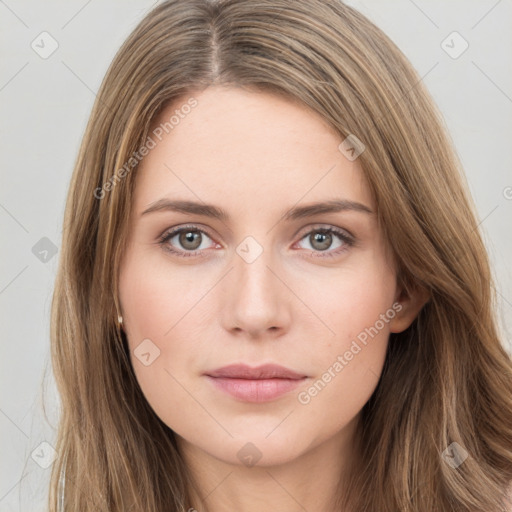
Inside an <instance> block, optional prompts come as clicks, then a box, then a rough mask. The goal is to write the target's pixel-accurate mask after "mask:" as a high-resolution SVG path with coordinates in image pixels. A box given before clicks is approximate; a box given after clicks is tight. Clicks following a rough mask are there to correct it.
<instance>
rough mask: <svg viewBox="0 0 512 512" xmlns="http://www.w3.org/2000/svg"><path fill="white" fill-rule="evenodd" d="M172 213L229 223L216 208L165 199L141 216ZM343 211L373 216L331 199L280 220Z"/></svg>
mask: <svg viewBox="0 0 512 512" xmlns="http://www.w3.org/2000/svg"><path fill="white" fill-rule="evenodd" d="M161 211H173V212H179V213H187V214H192V215H202V216H204V217H212V218H214V219H219V220H220V221H222V222H228V221H229V214H228V213H227V212H226V211H225V210H223V209H222V208H220V207H218V206H214V205H211V204H206V203H197V202H194V201H183V200H171V199H167V198H163V199H159V200H158V201H155V202H154V203H151V204H150V205H149V207H148V208H146V209H145V210H144V211H143V212H142V213H141V216H142V215H146V214H148V213H152V212H161ZM343 211H355V212H361V213H367V214H373V211H372V210H371V209H370V208H369V207H368V206H366V205H364V204H362V203H358V202H356V201H349V200H347V199H333V200H329V201H323V202H319V203H311V204H307V205H305V206H295V207H293V208H291V209H289V210H287V211H286V212H284V213H283V215H282V218H283V220H285V221H293V220H299V219H303V218H305V217H313V216H314V215H319V214H324V213H337V212H343Z"/></svg>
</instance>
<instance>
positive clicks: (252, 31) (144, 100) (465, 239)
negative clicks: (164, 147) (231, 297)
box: [49, 0, 512, 512]
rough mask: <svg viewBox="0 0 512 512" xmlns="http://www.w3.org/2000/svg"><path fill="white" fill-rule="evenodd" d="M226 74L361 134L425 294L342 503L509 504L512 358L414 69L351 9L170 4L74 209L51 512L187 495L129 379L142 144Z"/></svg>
mask: <svg viewBox="0 0 512 512" xmlns="http://www.w3.org/2000/svg"><path fill="white" fill-rule="evenodd" d="M212 84H222V85H234V86H242V87H247V88H251V90H254V91H258V90H265V91H270V92H273V93H275V94H281V95H283V96H285V97H287V98H290V99H293V100H296V101H299V102H301V103H302V104H305V105H307V106H309V107H310V108H311V109H312V111H314V112H316V113H318V114H320V115H321V116H322V117H323V118H324V119H325V120H326V122H327V123H328V124H329V125H330V126H332V127H333V128H334V129H335V130H336V131H337V132H338V133H339V134H340V137H342V138H345V137H347V136H348V135H349V134H355V135H356V136H357V137H358V138H359V139H360V140H361V141H362V142H363V143H364V145H365V148H366V149H365V151H364V152H363V153H362V154H361V155H360V156H359V159H360V163H361V166H362V168H363V170H364V173H365V175H366V178H367V180H368V183H369V186H370V187H371V191H372V194H373V196H374V198H375V203H376V205H377V211H378V217H379V221H380V223H381V226H382V229H383V230H384V233H385V235H386V237H387V239H388V240H389V243H390V245H391V247H392V249H393V252H394V255H395V258H396V261H397V262H398V270H399V272H398V279H399V281H400V283H401V284H402V285H403V286H404V287H405V289H406V290H412V289H414V288H421V289H423V290H426V291H427V292H428V295H429V301H428V303H427V304H426V305H425V306H424V307H423V309H422V310H421V312H420V314H419V316H418V317H417V319H416V320H415V321H414V323H413V324H412V325H411V326H410V327H409V328H408V329H407V330H406V331H404V332H403V333H400V334H392V335H391V336H390V339H389V346H388V353H387V356H386V361H385V365H384V369H383V373H382V375H381V378H380V381H379V384H378V386H377V388H376V390H375V392H374V394H373V395H372V397H371V398H370V400H369V401H368V402H367V404H366V405H365V406H364V408H363V414H362V422H361V429H360V439H359V441H360V444H359V446H360V451H361V453H360V457H359V466H358V468H357V471H354V472H353V477H352V481H351V482H350V485H349V487H348V489H346V490H345V492H344V493H343V495H342V498H340V510H343V508H342V507H344V506H345V505H348V504H350V506H351V507H353V510H357V511H358V512H362V511H367V512H397V511H415V512H432V511H436V512H437V511H443V512H444V511H485V512H498V511H502V510H503V509H504V506H505V503H506V501H505V500H506V490H507V487H508V485H509V484H510V482H511V481H512V361H511V358H510V356H509V354H507V352H506V351H505V350H504V347H503V345H502V344H501V342H500V339H499V336H498V333H497V328H496V325H497V320H496V318H495V316H494V315H495V314H494V311H495V296H494V288H493V284H492V276H491V272H490V268H489V263H488V258H487V254H486V251H485V247H484V245H483V243H482V239H481V236H480V234H479V231H478V223H477V220H476V215H475V208H474V206H473V204H472V202H471V200H470V198H469V194H468V192H467V189H466V184H465V182H464V179H463V174H462V172H461V165H460V162H459V160H458V158H457V156H456V153H455V151H454V149H453V147H452V145H451V142H450V140H449V138H448V137H447V135H446V133H445V129H444V125H443V122H442V118H441V117H440V115H439V113H438V111H437V109H436V107H435V106H434V104H433V102H432V100H431V98H430V96H429V94H428V93H427V91H426V89H425V87H424V86H423V84H422V83H421V80H420V78H419V76H418V75H417V73H416V72H415V71H414V69H413V68H412V66H411V65H410V63H409V62H408V61H407V59H406V58H405V57H404V56H403V54H402V53H401V52H400V50H399V49H398V48H397V47H396V46H395V45H394V44H393V43H392V42H391V41H390V40H389V39H388V37H387V36H386V35H385V34H383V33H382V31H381V30H379V29H378V28H377V27H376V26H375V25H373V24H372V23H371V22H370V21H368V20H367V19H366V18H365V17H364V16H362V15H361V14H360V13H358V12H357V11H356V10H354V9H353V8H350V7H348V6H346V5H344V4H343V3H341V2H340V1H338V0H293V1H289V0H220V1H213V0H210V1H208V0H168V1H166V2H164V3H162V4H161V5H159V6H158V7H156V8H155V9H154V10H153V11H152V12H150V13H149V14H148V15H147V16H146V17H145V18H144V19H143V20H142V22H141V23H140V24H139V25H138V27H137V28H136V29H135V30H134V31H133V33H132V34H131V35H130V36H129V38H128V39H127V41H126V42H125V43H124V44H123V46H122V47H121V49H120V50H119V52H118V53H117V55H116V57H115V58H114V61H113V62H112V64H111V66H110V68H109V70H108V72H107V75H106V77H105V79H104V81H103V83H102V86H101V89H100V91H99V93H98V95H97V99H96V102H95V105H94V108H93V111H92V114H91V117H90V120H89V123H88V126H87V129H86V132H85V135H84V138H83V142H82V145H81V149H80V152H79V155H78V158H77V162H76V166H75V169H74V173H73V177H72V181H71V185H70V190H69V195H68V201H67V206H66V213H65V219H64V230H63V241H62V254H61V259H60V262H59V264H60V266H59V271H58V276H57V281H56V287H55V293H54V300H53V304H52V327H51V350H52V363H53V370H54V374H55V377H56V381H57V385H58V390H59V392H60V396H61V400H62V414H61V418H60V423H59V430H58V437H57V445H56V449H57V452H58V458H57V459H56V461H55V463H54V465H53V469H52V479H51V488H50V491H51V492H50V499H49V504H50V510H51V511H52V512H54V511H56V510H57V509H58V508H57V507H58V501H59V500H60V504H61V507H62V508H61V510H65V511H66V512H72V511H76V512H78V511H80V512H84V511H88V510H91V511H92V510H94V511H95V512H99V511H105V512H106V511H127V510H137V511H139V510H140V511H145V512H149V511H154V512H157V511H159V512H163V511H185V510H187V509H188V508H189V507H190V506H191V504H190V503H189V502H188V492H189V491H188V489H189V487H188V486H189V485H190V483H191V481H190V479H189V476H188V473H187V468H186V467H185V464H184V462H183V459H182V458H181V456H180V453H179V452H178V450H177V445H176V443H175V439H174V434H173V432H172V431H171V429H169V428H168V427H167V426H166V425H165V424H164V423H163V422H162V421H161V420H160V419H159V418H158V417H157V416H156V414H155V413H154V412H153V410H152V409H151V407H150V406H149V405H148V403H147V402H146V400H145V398H144V396H143V394H142V392H141V390H140V388H139V386H138V384H137V381H136V378H135V376H134V372H133V369H132V366H131V362H130V357H129V353H128V349H127V342H126V339H125V335H124V333H122V332H121V331H120V329H119V327H118V324H117V312H118V310H119V309H118V298H117V287H118V269H119V261H120V257H121V254H122V251H123V247H124V244H125V241H126V234H127V224H128V222H127V219H128V218H129V216H130V208H131V204H132V197H133V189H134V178H135V175H136V172H137V165H136V164H137V161H136V160H137V158H135V157H134V155H135V154H137V155H138V154H139V153H138V149H139V148H141V147H142V146H143V145H144V144H145V143H146V142H147V140H148V139H147V137H148V135H149V134H150V127H151V123H152V121H153V120H154V119H155V116H157V115H158V113H159V112H161V110H162V108H164V107H165V106H166V105H168V104H169V103H170V102H175V101H177V100H178V99H180V98H185V100H183V101H184V102H185V101H186V99H187V98H190V97H192V96H193V92H194V91H200V90H202V89H204V88H205V87H208V86H209V85H212ZM133 158H135V160H131V159H133ZM127 162H131V163H130V164H129V165H127ZM123 169H124V171H122V170H123ZM452 443H457V444H458V446H459V447H461V448H462V449H463V450H465V453H467V454H468V455H469V456H468V457H467V458H466V459H465V460H464V462H463V463H462V464H460V465H458V467H456V468H454V467H453V465H450V464H448V463H447V461H446V458H445V457H444V454H445V453H446V450H448V453H449V454H452V456H453V450H454V449H455V448H457V445H454V444H452ZM454 447H455V448H454ZM459 456H460V454H459ZM59 482H60V484H61V485H60V486H59ZM351 510H352V508H351Z"/></svg>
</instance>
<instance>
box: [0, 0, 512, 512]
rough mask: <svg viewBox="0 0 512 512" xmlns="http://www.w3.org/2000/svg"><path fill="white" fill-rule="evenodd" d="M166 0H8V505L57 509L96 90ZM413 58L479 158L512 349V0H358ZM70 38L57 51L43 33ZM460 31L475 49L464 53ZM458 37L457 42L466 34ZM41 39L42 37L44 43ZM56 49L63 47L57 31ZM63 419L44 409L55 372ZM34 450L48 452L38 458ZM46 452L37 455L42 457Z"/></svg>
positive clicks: (4, 303)
mask: <svg viewBox="0 0 512 512" xmlns="http://www.w3.org/2000/svg"><path fill="white" fill-rule="evenodd" d="M156 3H157V2H154V0H129V1H126V0H125V1H121V0H108V1H105V0H103V1H100V0H89V1H86V0H72V1H67V2H63V1H61V2H57V1H46V2H36V1H35V0H30V1H24V2H22V1H18V2H17V1H15V0H5V1H2V0H0V38H1V47H2V59H1V61H0V101H1V108H2V110H1V116H0V129H1V132H0V134H1V135H0V144H1V146H0V149H1V155H2V165H1V172H2V187H1V189H0V226H1V228H0V229H1V231H0V233H1V240H2V266H1V271H0V304H1V306H0V307H1V315H2V317H1V323H0V326H1V335H2V345H1V347H2V352H1V357H0V365H1V368H0V375H1V377H0V379H1V383H2V386H1V394H0V432H1V434H2V435H1V437H0V443H1V450H2V451H1V455H0V457H1V460H2V465H1V469H0V512H3V511H20V510H22V511H31V510H45V501H44V500H45V495H46V486H47V484H48V477H49V473H50V468H47V469H44V468H43V467H41V466H40V464H43V465H44V463H45V462H46V463H49V462H51V448H50V447H49V446H48V445H42V446H41V445H40V443H42V442H47V443H49V444H50V445H51V444H52V443H53V442H54V439H55V432H54V430H53V428H52V426H54V425H56V418H57V412H58V399H57V397H56V393H55V387H54V383H53V379H52V376H51V371H50V370H51V368H50V366H49V313H50V305H51V294H52V290H53V281H54V277H55V271H56V265H57V259H58V258H57V255H56V256H54V257H53V258H51V259H49V260H48V261H47V262H46V263H44V262H43V261H41V260H40V259H38V258H37V257H36V256H35V255H34V254H33V252H32V248H33V247H34V245H35V244H36V243H37V242H38V241H39V240H40V239H41V238H43V237H47V238H49V239H50V240H51V241H52V242H53V244H55V245H56V246H57V249H58V248H59V245H60V236H61V226H62V215H63V210H64V201H65V196H66V191H67V187H68V184H69V179H70V176H71V172H72V168H73V164H74V161H75V158H76V154H77V151H78V147H79V143H80V140H81V137H82V134H83V131H84V129H85V125H86V121H87V119H88V115H89V113H90V109H91V107H92V104H93V101H94V98H95V92H96V91H97V90H98V87H99V85H100V82H101V80H102V78H103V76H104V73H105V71H106V70H107V67H108V65H109V64H110V62H111V60H112V58H113V56H114V54H115V52H116V51H117V49H118V48H119V46H120V45H121V43H122V42H123V40H124V39H125V38H126V36H127V35H128V34H129V33H130V31H131V30H132V29H133V28H134V27H135V25H136V24H137V23H138V21H139V20H140V19H141V18H142V16H143V15H144V14H145V12H147V10H148V9H149V8H151V6H152V5H155V4H156ZM348 3H350V4H351V5H353V6H355V7H356V8H358V9H359V10H360V11H361V12H362V13H363V14H365V15H366V16H368V17H369V18H370V19H371V20H373V21H374V22H375V23H376V24H377V25H378V26H380V27H381V28H382V29H383V30H384V31H385V32H386V33H387V34H388V35H389V36H390V37H391V39H393V40H394V41H395V42H396V43H397V45H398V46H399V47H400V48H401V49H402V51H403V52H404V53H405V54H406V55H407V57H408V58H409V59H410V60H411V62H412V63H413V65H414V66H415V68H416V69H417V71H418V73H419V74H420V76H422V77H423V81H424V82H425V84H426V85H427V87H428V89H429V90H430V92H431V93H432V95H433V97H434V99H435V100H436V101H437V103H438V105H439V106H440V108H441V110H442V112H443V115H444V118H445V122H446V125H447V127H448V129H449V132H450V134H451V136H452V139H453V141H454V143H455V146H456V149H457V151H458V153H459V156H460V157H461V159H462V162H463V164H464V166H465V170H466V173H467V178H468V182H469V186H470V189H471V191H472V193H473V196H474V199H475V202H476V205H477V209H478V213H479V216H480V220H481V225H480V228H481V230H482V233H483V234H484V237H485V240H486V243H487V247H488V250H489V252H490V256H491V259H492V262H493V267H494V272H495V276H496V281H497V285H498V290H499V300H500V304H499V311H498V316H499V319H500V321H501V328H502V329H503V332H504V336H505V339H506V340H508V342H507V346H506V347H507V350H509V351H511V348H510V345H509V344H508V343H509V342H510V335H509V333H510V331H511V329H512V272H511V269H510V262H511V261H512V237H511V226H512V172H511V163H512V149H511V148H512V143H511V140H512V139H511V135H512V99H511V97H512V72H511V71H512V59H511V50H512V30H511V29H512V1H511V0H498V1H497V0H478V1H477V0H471V1H468V0H452V1H450V2H447V1H442V0H415V1H414V2H413V1H412V0H387V1H382V0H380V1H379V0H366V1H356V0H350V1H349V2H348ZM43 31H47V32H49V33H50V34H51V36H52V37H53V38H54V39H55V40H56V41H57V42H58V45H59V46H58V48H57V50H56V51H55V52H54V53H53V54H52V55H50V56H49V57H48V58H47V59H43V58H41V57H40V56H39V55H38V54H37V53H36V52H35V51H34V50H33V49H32V48H31V43H32V41H34V40H36V43H37V42H38V41H40V39H38V36H39V34H41V32H43ZM453 31H457V32H458V33H459V34H460V35H461V36H462V37H463V38H464V39H465V40H466V41H467V42H468V43H469V48H468V49H467V50H466V51H465V52H464V53H463V54H462V55H460V56H459V57H458V58H456V59H454V58H452V57H450V56H449V55H448V54H447V53H446V52H445V51H444V50H443V48H442V47H441V43H442V41H443V40H445V39H446V37H447V36H448V35H449V34H451V33H452V32H453ZM452 40H453V38H452V39H448V42H447V44H449V45H451V46H453V47H454V48H453V49H452V50H451V51H456V50H457V49H458V48H460V46H459V42H457V41H456V40H453V41H454V42H453V43H452V42H451V41H452ZM39 44H40V45H41V43H39ZM45 48H46V49H48V48H49V41H48V40H47V42H46V44H45ZM45 370H46V375H47V378H46V379H44V384H45V385H44V389H45V390H46V391H45V393H46V399H45V404H46V408H47V413H48V417H49V423H48V422H47V421H46V419H45V417H44V415H43V409H42V406H43V401H42V396H43V376H44V371H45ZM31 454H34V456H33V458H32V456H31ZM36 460H37V461H38V462H39V464H38V463H36V462H35V461H36Z"/></svg>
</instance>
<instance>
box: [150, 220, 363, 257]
mask: <svg viewBox="0 0 512 512" xmlns="http://www.w3.org/2000/svg"><path fill="white" fill-rule="evenodd" d="M187 231H193V232H199V233H202V234H204V235H206V236H207V237H208V238H212V237H211V236H210V235H209V234H208V232H207V231H205V230H204V229H200V228H198V227H197V226H194V225H190V226H182V227H180V228H177V229H174V230H172V231H168V232H165V233H164V234H163V235H162V236H161V237H160V238H159V240H158V244H159V245H161V246H162V248H163V249H164V250H166V251H169V252H170V253H172V254H175V255H176V256H179V257H183V258H190V257H195V256H199V257H202V256H204V252H203V250H195V251H178V250H176V249H174V248H172V247H171V246H170V245H169V244H168V241H169V240H171V239H172V238H174V237H175V236H176V235H179V234H180V233H182V232H187ZM312 233H322V234H334V235H336V236H338V237H339V238H340V239H341V241H342V242H343V244H344V245H343V246H342V247H339V248H338V249H336V250H334V251H328V250H326V251H315V250H312V251H311V252H312V253H314V254H315V255H316V254H318V255H320V257H321V258H333V257H335V256H339V255H340V254H341V253H343V252H345V251H346V250H347V248H348V247H352V246H354V245H355V240H354V238H353V237H352V236H350V235H348V234H347V233H346V232H345V231H342V230H341V229H339V228H335V227H333V226H331V227H328V228H325V227H313V228H312V229H310V230H309V231H308V232H306V233H305V234H304V235H303V236H302V237H301V238H300V240H299V241H302V240H304V238H306V237H308V236H309V235H311V234H312ZM304 250H307V249H304Z"/></svg>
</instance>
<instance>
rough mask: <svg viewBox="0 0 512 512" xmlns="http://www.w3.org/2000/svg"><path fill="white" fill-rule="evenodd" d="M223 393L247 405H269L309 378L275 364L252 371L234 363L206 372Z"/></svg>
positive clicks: (248, 367) (245, 366)
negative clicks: (262, 403) (265, 403)
mask: <svg viewBox="0 0 512 512" xmlns="http://www.w3.org/2000/svg"><path fill="white" fill-rule="evenodd" d="M205 376H206V377H207V378H208V380H209V381H210V382H211V383H212V384H213V385H214V386H215V387H216V388H217V389H220V390H221V391H224V392H225V393H227V394H229V395H231V396H232V397H234V398H236V399H238V400H241V401H244V402H255V403H257V402H268V401H271V400H275V399H276V398H278V397H280V396H282V395H284V394H286V393H288V392H289V391H292V390H293V389H295V388H296V387H297V386H299V385H300V384H301V383H302V382H303V381H304V380H305V379H307V378H308V377H307V376H306V375H301V374H299V373H297V372H294V371H293V370H290V369H289V368H285V367H284V366H279V365H276V364H265V365H262V366H258V367H255V368H252V367H250V366H247V365H245V364H232V365H229V366H224V367H222V368H218V369H217V370H214V371H211V372H207V373H205Z"/></svg>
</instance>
